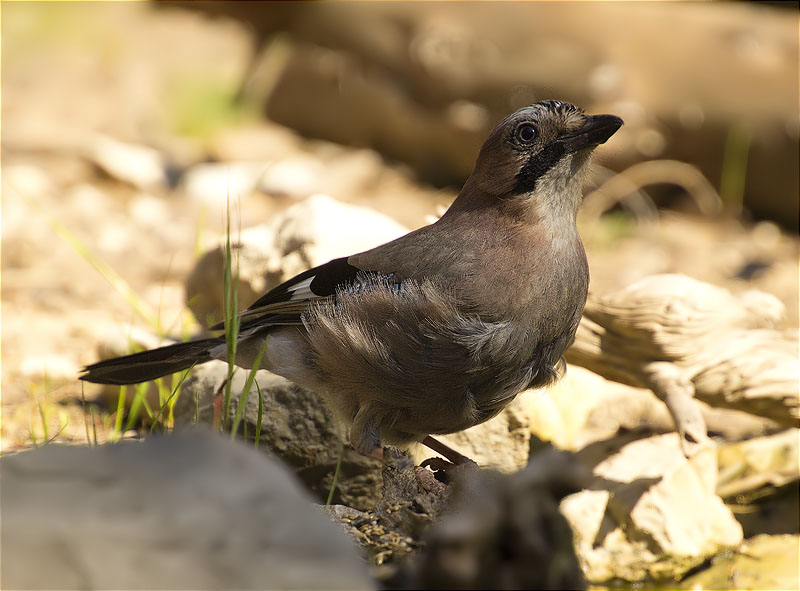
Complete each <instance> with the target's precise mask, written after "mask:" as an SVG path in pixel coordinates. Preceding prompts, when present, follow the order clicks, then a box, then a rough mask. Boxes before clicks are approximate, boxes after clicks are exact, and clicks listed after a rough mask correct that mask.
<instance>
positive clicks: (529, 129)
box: [516, 123, 536, 144]
mask: <svg viewBox="0 0 800 591" xmlns="http://www.w3.org/2000/svg"><path fill="white" fill-rule="evenodd" d="M516 135H517V139H518V140H519V141H520V142H522V143H523V144H530V143H531V142H532V141H533V140H535V139H536V128H535V127H534V126H533V125H531V124H530V123H523V124H522V125H520V126H519V127H517V132H516Z"/></svg>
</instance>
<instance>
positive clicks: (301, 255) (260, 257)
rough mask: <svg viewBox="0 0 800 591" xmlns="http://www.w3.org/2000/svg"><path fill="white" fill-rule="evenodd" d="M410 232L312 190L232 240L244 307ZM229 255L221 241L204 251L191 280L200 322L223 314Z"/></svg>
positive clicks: (189, 291) (189, 294)
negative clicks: (300, 275)
mask: <svg viewBox="0 0 800 591" xmlns="http://www.w3.org/2000/svg"><path fill="white" fill-rule="evenodd" d="M407 232H408V229H407V228H405V227H403V226H401V225H400V224H398V223H397V222H395V221H394V220H392V219H391V218H389V217H387V216H385V215H383V214H380V213H378V212H376V211H374V210H372V209H369V208H367V207H359V206H355V205H347V204H344V203H340V202H338V201H336V200H334V199H332V198H331V197H328V196H327V195H313V196H311V197H309V198H308V199H306V200H304V201H302V202H300V203H297V204H295V205H293V206H291V207H289V208H288V209H286V210H285V211H283V212H282V213H281V214H280V215H278V216H276V217H275V218H274V219H273V220H271V222H270V223H269V224H268V225H265V226H258V227H255V228H249V229H247V230H245V231H244V232H242V233H241V235H240V236H239V237H238V238H237V239H236V240H235V241H233V242H234V244H232V248H233V250H234V258H235V257H237V256H238V259H239V271H238V273H239V282H238V295H239V303H240V309H244V308H245V307H247V306H249V305H250V304H252V303H253V301H255V300H256V299H257V298H258V297H259V296H260V295H262V294H263V293H264V292H266V291H268V290H269V289H272V288H273V287H275V286H277V285H279V284H280V283H282V282H283V281H285V280H287V279H289V278H291V277H293V276H294V275H296V274H297V273H300V272H302V271H305V270H306V269H309V268H311V267H315V266H317V265H321V264H323V263H326V262H328V261H329V260H331V259H334V258H337V257H341V256H348V255H351V254H354V253H357V252H360V251H363V250H367V249H369V248H372V247H374V246H378V245H379V244H382V243H384V242H388V241H389V240H393V239H394V238H398V237H400V236H402V235H403V234H406V233H407ZM221 242H222V241H221ZM224 261H225V257H224V244H222V245H221V246H218V247H217V248H214V249H211V250H210V251H208V252H207V253H206V254H205V255H203V257H202V258H201V259H200V260H199V261H198V263H197V265H196V266H195V268H194V269H193V270H192V272H191V274H190V275H189V277H188V279H187V280H186V301H187V305H188V306H189V308H190V309H191V310H192V312H193V313H194V315H195V317H196V318H197V319H198V321H199V322H200V323H201V324H204V325H207V323H210V324H213V323H215V322H217V321H219V320H222V310H223V309H224V306H223V301H224V300H223V293H224V292H223V286H224V281H223V279H224V276H225V273H224Z"/></svg>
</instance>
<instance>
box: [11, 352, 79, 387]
mask: <svg viewBox="0 0 800 591" xmlns="http://www.w3.org/2000/svg"><path fill="white" fill-rule="evenodd" d="M79 371H80V368H79V367H78V364H77V363H76V362H75V360H74V359H72V358H71V357H67V356H65V355H55V354H51V355H36V356H32V357H26V358H25V359H24V360H23V361H22V363H21V364H20V367H19V373H20V374H21V375H22V376H23V377H24V378H26V379H29V380H43V381H44V383H45V384H47V385H48V387H52V386H53V385H57V384H63V383H66V382H72V381H73V380H74V379H75V376H77V375H78V372H79Z"/></svg>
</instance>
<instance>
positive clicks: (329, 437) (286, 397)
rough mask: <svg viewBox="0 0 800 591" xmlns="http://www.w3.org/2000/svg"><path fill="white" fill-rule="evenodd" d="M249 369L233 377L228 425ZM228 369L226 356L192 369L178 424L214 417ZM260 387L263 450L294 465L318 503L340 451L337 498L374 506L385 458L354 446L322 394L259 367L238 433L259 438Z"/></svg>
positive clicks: (327, 487) (341, 501) (176, 410)
mask: <svg viewBox="0 0 800 591" xmlns="http://www.w3.org/2000/svg"><path fill="white" fill-rule="evenodd" d="M247 373H248V372H247V371H245V370H242V369H239V370H237V371H236V373H235V374H234V376H233V378H232V382H231V403H230V406H229V408H228V417H227V421H228V422H227V424H228V426H229V427H230V425H232V423H233V420H234V416H235V413H236V410H237V408H238V407H239V404H240V401H241V397H242V395H243V390H244V385H245V382H246V379H247ZM227 374H228V365H227V363H224V362H222V361H211V362H209V363H205V364H203V365H200V366H198V367H195V368H194V369H193V370H192V371H191V372H190V374H189V377H188V378H187V379H186V380H185V381H184V382H183V384H182V385H181V392H180V396H179V398H178V400H177V401H176V403H175V406H174V408H173V416H174V417H175V425H176V428H181V427H184V426H187V425H191V424H195V423H202V424H211V423H212V422H214V419H215V417H214V413H215V410H214V407H215V403H216V404H217V405H218V407H219V405H220V404H221V402H222V400H221V396H222V394H218V393H219V392H220V388H221V387H222V385H223V383H224V380H225V378H226V377H227ZM259 390H260V391H261V401H262V404H261V423H260V437H259V440H258V447H259V449H262V450H264V451H266V452H268V453H269V454H271V455H272V456H274V457H277V458H279V459H280V460H281V461H283V462H284V463H285V464H287V465H288V466H290V467H291V468H292V469H293V470H294V471H295V474H296V475H297V477H298V478H299V479H300V480H301V481H302V482H303V484H304V485H305V486H306V487H307V488H308V489H309V490H310V491H312V492H313V493H314V495H315V496H316V498H317V500H318V501H319V502H325V501H326V500H327V498H328V495H329V492H330V489H331V487H332V485H333V478H334V473H335V471H336V466H337V461H338V460H339V456H340V454H341V466H340V467H339V475H338V478H337V481H336V487H335V490H334V494H333V497H332V502H333V503H337V504H345V505H349V506H351V507H355V508H357V509H372V508H373V507H374V506H375V503H376V502H377V501H378V498H379V495H380V482H381V475H380V462H379V461H378V460H376V459H374V458H367V457H364V456H362V455H361V454H359V453H358V452H356V451H355V450H354V449H352V448H351V447H350V445H349V443H348V439H347V434H346V432H344V430H340V429H339V428H338V426H337V424H336V421H335V420H334V416H333V413H332V412H331V411H330V410H329V407H328V405H327V403H326V402H325V398H324V397H323V396H321V395H317V394H315V393H313V392H309V391H307V390H304V389H302V388H300V387H298V386H295V385H294V384H292V383H291V382H289V381H288V380H285V379H284V378H282V377H280V376H276V375H274V374H271V373H269V372H267V371H260V372H258V373H257V374H256V384H253V386H252V387H251V389H250V392H249V393H248V396H247V402H246V406H245V410H244V411H243V414H242V425H241V426H240V427H239V429H238V433H239V434H241V435H242V436H244V438H245V439H247V440H250V441H252V440H254V439H255V435H256V431H257V427H258V426H259V420H258V418H259V409H258V406H259V403H258V400H259ZM217 420H219V417H218V418H217ZM340 434H341V444H340Z"/></svg>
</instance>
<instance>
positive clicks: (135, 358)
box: [80, 339, 225, 386]
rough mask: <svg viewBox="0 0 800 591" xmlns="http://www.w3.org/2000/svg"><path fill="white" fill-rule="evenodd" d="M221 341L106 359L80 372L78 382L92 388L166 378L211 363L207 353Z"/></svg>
mask: <svg viewBox="0 0 800 591" xmlns="http://www.w3.org/2000/svg"><path fill="white" fill-rule="evenodd" d="M224 342H225V341H223V340H221V339H203V340H199V341H189V342H187V343H177V344H175V345H167V346H166V347H159V348H158V349H152V350H150V351H142V352H141V353H134V354H133V355H125V356H124V357H116V358H114V359H106V360H105V361H100V362H98V363H94V364H92V365H89V366H87V367H85V368H84V369H83V371H84V372H86V373H84V374H83V375H82V376H80V379H82V380H85V381H87V382H94V383H95V384H117V385H120V386H122V385H124V384H138V383H140V382H148V381H150V380H154V379H156V378H160V377H162V376H167V375H170V374H173V373H175V372H178V371H183V370H184V369H189V368H190V367H192V365H195V364H197V363H205V362H206V361H211V360H212V359H213V358H212V357H211V349H213V348H214V347H216V346H218V345H221V344H223V343H224Z"/></svg>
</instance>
